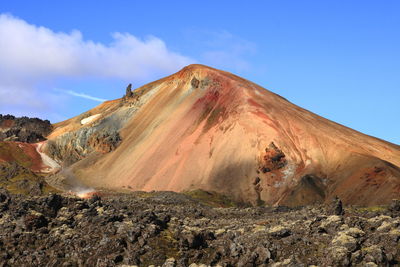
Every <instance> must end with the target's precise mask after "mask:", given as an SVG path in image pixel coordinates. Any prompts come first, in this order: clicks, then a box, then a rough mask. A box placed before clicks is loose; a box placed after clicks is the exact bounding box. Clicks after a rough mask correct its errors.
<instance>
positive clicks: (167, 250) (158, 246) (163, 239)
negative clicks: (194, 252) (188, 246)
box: [140, 229, 180, 266]
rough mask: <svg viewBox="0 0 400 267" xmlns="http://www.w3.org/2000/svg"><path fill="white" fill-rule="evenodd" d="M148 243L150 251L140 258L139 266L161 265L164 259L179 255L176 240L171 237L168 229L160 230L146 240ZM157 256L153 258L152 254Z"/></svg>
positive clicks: (176, 257)
mask: <svg viewBox="0 0 400 267" xmlns="http://www.w3.org/2000/svg"><path fill="white" fill-rule="evenodd" d="M148 245H149V246H150V247H151V248H152V250H151V253H146V254H144V255H143V256H142V257H141V258H140V260H141V264H140V265H141V266H149V265H151V264H153V265H162V264H163V263H164V261H165V259H168V258H175V259H178V258H179V257H180V254H179V249H178V247H179V246H178V240H176V239H175V238H174V237H173V234H172V232H171V231H170V230H168V229H167V230H164V231H162V232H161V233H160V234H159V235H158V236H157V237H154V238H152V239H150V240H149V241H148ZM155 252H156V254H157V255H158V256H159V257H158V258H157V259H155V258H153V255H154V254H155Z"/></svg>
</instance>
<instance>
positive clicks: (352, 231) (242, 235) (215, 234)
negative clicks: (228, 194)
mask: <svg viewBox="0 0 400 267" xmlns="http://www.w3.org/2000/svg"><path fill="white" fill-rule="evenodd" d="M217 206H230V207H224V208H221V207H217ZM0 211H1V213H0V229H1V231H0V262H1V263H0V266H135V265H138V266H149V265H155V266H209V265H211V266H218V265H219V266H310V265H316V266H350V265H353V266H395V265H398V264H399V262H400V245H399V239H400V229H399V225H400V217H399V215H400V203H398V202H393V204H392V205H391V206H390V207H387V208H385V207H372V208H356V207H346V208H345V210H342V209H341V206H340V203H339V202H337V203H336V204H335V205H334V206H333V207H326V206H313V207H303V208H295V209H290V208H287V207H238V206H234V203H232V202H229V201H228V200H227V199H223V198H217V197H216V195H215V194H209V193H205V192H202V193H197V194H177V193H172V192H158V193H144V192H136V193H133V194H109V195H103V196H101V197H99V196H94V197H92V198H90V199H80V198H77V197H74V196H67V195H58V194H50V195H47V196H40V197H32V196H30V197H28V196H22V195H10V194H8V193H7V192H6V191H0ZM343 213H344V214H343Z"/></svg>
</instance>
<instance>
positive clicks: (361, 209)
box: [355, 206, 387, 212]
mask: <svg viewBox="0 0 400 267" xmlns="http://www.w3.org/2000/svg"><path fill="white" fill-rule="evenodd" d="M355 210H356V211H358V212H382V211H386V210H387V207H385V206H369V207H358V208H355Z"/></svg>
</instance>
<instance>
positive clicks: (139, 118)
mask: <svg viewBox="0 0 400 267" xmlns="http://www.w3.org/2000/svg"><path fill="white" fill-rule="evenodd" d="M126 91H127V92H126V95H125V96H124V97H123V98H121V99H117V100H112V101H106V102H104V103H102V104H101V105H99V106H98V107H96V108H94V109H92V110H90V111H88V112H85V113H84V114H82V115H80V116H77V117H75V118H72V119H70V120H67V121H64V122H60V123H57V124H55V125H54V130H53V131H52V132H51V134H50V135H49V136H48V139H49V141H48V142H47V144H46V145H45V147H44V150H45V151H47V154H48V155H49V156H50V157H51V158H53V159H55V160H56V161H58V162H59V163H60V164H62V165H64V167H68V170H69V171H70V172H71V173H73V174H74V175H75V176H76V178H77V179H78V180H79V181H80V182H83V183H85V184H87V185H89V186H92V187H95V188H107V189H113V190H133V191H135V190H144V191H151V190H171V191H177V192H182V191H188V190H194V189H202V190H206V191H215V192H218V193H221V194H225V195H229V196H231V197H233V198H234V199H236V200H238V201H246V202H251V203H252V204H257V205H289V206H296V205H306V204H315V203H323V202H330V201H331V199H332V198H333V197H334V196H338V197H339V198H340V199H341V200H342V201H343V203H344V204H360V205H372V204H382V203H388V202H389V201H390V200H391V199H393V198H396V197H397V196H398V195H399V193H400V168H399V167H400V147H399V146H397V145H395V144H391V143H389V142H385V141H383V140H380V139H377V138H374V137H371V136H367V135H364V134H362V133H360V132H357V131H354V130H352V129H349V128H347V127H345V126H342V125H339V124H337V123H334V122H332V121H330V120H327V119H324V118H322V117H320V116H318V115H316V114H313V113H311V112H309V111H307V110H305V109H302V108H300V107H298V106H296V105H294V104H292V103H290V102H289V101H287V100H286V99H284V98H283V97H281V96H279V95H277V94H274V93H272V92H270V91H268V90H266V89H264V88H262V87H260V86H258V85H256V84H254V83H252V82H250V81H248V80H245V79H243V78H240V77H238V76H235V75H233V74H231V73H228V72H224V71H220V70H216V69H213V68H210V67H206V66H202V65H190V66H187V67H185V68H184V69H182V70H181V71H179V72H177V73H175V74H173V75H171V76H168V77H166V78H163V79H161V80H158V81H155V82H152V83H150V84H147V85H144V86H142V87H140V88H137V89H135V90H133V91H132V89H131V87H129V86H128V88H127V90H126ZM62 179H63V177H62V174H60V175H58V176H57V177H54V179H53V180H54V181H56V182H58V183H59V182H60V181H62Z"/></svg>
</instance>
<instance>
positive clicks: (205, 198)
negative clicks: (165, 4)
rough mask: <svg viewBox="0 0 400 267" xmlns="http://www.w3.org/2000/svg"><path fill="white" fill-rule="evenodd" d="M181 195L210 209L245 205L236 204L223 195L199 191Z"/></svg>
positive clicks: (242, 204)
mask: <svg viewBox="0 0 400 267" xmlns="http://www.w3.org/2000/svg"><path fill="white" fill-rule="evenodd" d="M183 194H185V195H187V196H189V197H191V198H193V199H195V200H197V201H199V202H200V203H202V204H204V205H207V206H210V207H219V208H228V207H238V206H244V205H245V204H244V203H240V202H236V201H234V200H232V199H231V198H229V197H227V196H225V195H222V194H219V193H216V192H208V191H204V190H201V189H198V190H192V191H187V192H183Z"/></svg>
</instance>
